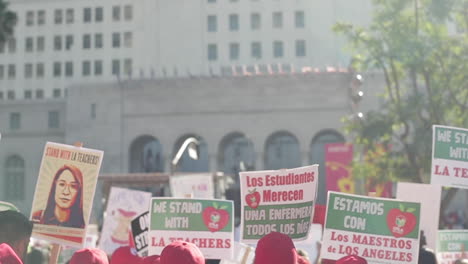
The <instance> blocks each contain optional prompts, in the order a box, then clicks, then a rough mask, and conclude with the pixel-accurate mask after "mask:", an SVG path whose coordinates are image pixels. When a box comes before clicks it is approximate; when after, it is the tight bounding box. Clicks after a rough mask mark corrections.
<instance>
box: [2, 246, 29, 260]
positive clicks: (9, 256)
mask: <svg viewBox="0 0 468 264" xmlns="http://www.w3.org/2000/svg"><path fill="white" fill-rule="evenodd" d="M0 264H23V262H21V260H20V258H19V257H18V256H17V255H16V253H15V251H14V250H13V249H12V248H11V247H10V245H8V244H6V243H3V244H0Z"/></svg>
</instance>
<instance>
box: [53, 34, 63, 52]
mask: <svg viewBox="0 0 468 264" xmlns="http://www.w3.org/2000/svg"><path fill="white" fill-rule="evenodd" d="M54 50H62V36H54Z"/></svg>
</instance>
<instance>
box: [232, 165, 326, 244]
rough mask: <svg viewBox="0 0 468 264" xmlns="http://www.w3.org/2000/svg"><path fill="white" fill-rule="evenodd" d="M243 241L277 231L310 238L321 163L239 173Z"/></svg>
mask: <svg viewBox="0 0 468 264" xmlns="http://www.w3.org/2000/svg"><path fill="white" fill-rule="evenodd" d="M240 182H241V213H242V217H241V242H243V243H247V244H252V243H256V242H257V241H258V240H259V239H260V238H262V237H263V236H264V235H266V234H269V233H270V232H273V231H276V232H281V233H283V234H286V235H289V236H290V237H291V238H292V239H293V240H295V241H300V240H304V239H306V238H307V234H308V233H309V227H310V224H311V223H312V218H313V216H314V203H315V197H316V193H317V182H318V165H313V166H306V167H300V168H296V169H283V170H276V171H249V172H241V173H240Z"/></svg>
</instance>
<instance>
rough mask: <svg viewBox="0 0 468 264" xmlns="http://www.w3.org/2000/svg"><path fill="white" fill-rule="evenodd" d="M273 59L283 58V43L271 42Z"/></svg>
mask: <svg viewBox="0 0 468 264" xmlns="http://www.w3.org/2000/svg"><path fill="white" fill-rule="evenodd" d="M273 57H275V58H282V57H283V42H282V41H274V42H273Z"/></svg>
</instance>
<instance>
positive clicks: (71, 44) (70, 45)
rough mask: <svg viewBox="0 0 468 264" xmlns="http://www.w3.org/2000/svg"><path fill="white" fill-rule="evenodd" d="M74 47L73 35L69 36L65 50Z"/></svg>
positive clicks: (66, 38)
mask: <svg viewBox="0 0 468 264" xmlns="http://www.w3.org/2000/svg"><path fill="white" fill-rule="evenodd" d="M72 46H73V35H67V36H66V37H65V49H66V50H71V48H72Z"/></svg>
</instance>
